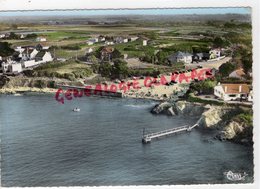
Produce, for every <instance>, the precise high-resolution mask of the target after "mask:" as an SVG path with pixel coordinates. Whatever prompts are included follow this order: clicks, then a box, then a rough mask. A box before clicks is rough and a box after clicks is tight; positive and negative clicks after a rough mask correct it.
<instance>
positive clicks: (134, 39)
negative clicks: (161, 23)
mask: <svg viewBox="0 0 260 189" xmlns="http://www.w3.org/2000/svg"><path fill="white" fill-rule="evenodd" d="M137 39H138V37H130V38H129V40H130V41H136V40H137Z"/></svg>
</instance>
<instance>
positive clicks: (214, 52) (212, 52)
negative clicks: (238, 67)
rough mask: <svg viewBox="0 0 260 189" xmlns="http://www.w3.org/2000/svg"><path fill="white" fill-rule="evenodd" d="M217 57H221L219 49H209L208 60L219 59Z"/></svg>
mask: <svg viewBox="0 0 260 189" xmlns="http://www.w3.org/2000/svg"><path fill="white" fill-rule="evenodd" d="M219 57H221V49H220V48H216V49H211V50H210V51H209V58H210V59H215V58H219Z"/></svg>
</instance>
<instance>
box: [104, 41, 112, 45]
mask: <svg viewBox="0 0 260 189" xmlns="http://www.w3.org/2000/svg"><path fill="white" fill-rule="evenodd" d="M105 44H106V45H114V42H113V41H106V42H105Z"/></svg>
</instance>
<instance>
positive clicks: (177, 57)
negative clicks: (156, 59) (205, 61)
mask: <svg viewBox="0 0 260 189" xmlns="http://www.w3.org/2000/svg"><path fill="white" fill-rule="evenodd" d="M168 61H169V62H170V63H177V62H184V63H185V64H190V63H191V62H192V54H190V53H186V52H180V51H178V52H176V53H174V54H172V55H170V56H169V57H168Z"/></svg>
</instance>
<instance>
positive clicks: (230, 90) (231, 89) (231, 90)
mask: <svg viewBox="0 0 260 189" xmlns="http://www.w3.org/2000/svg"><path fill="white" fill-rule="evenodd" d="M221 86H222V88H223V90H224V92H225V93H226V94H240V93H249V87H248V85H247V84H222V85H221ZM240 86H241V92H240V91H239V88H240ZM225 89H226V91H225Z"/></svg>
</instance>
